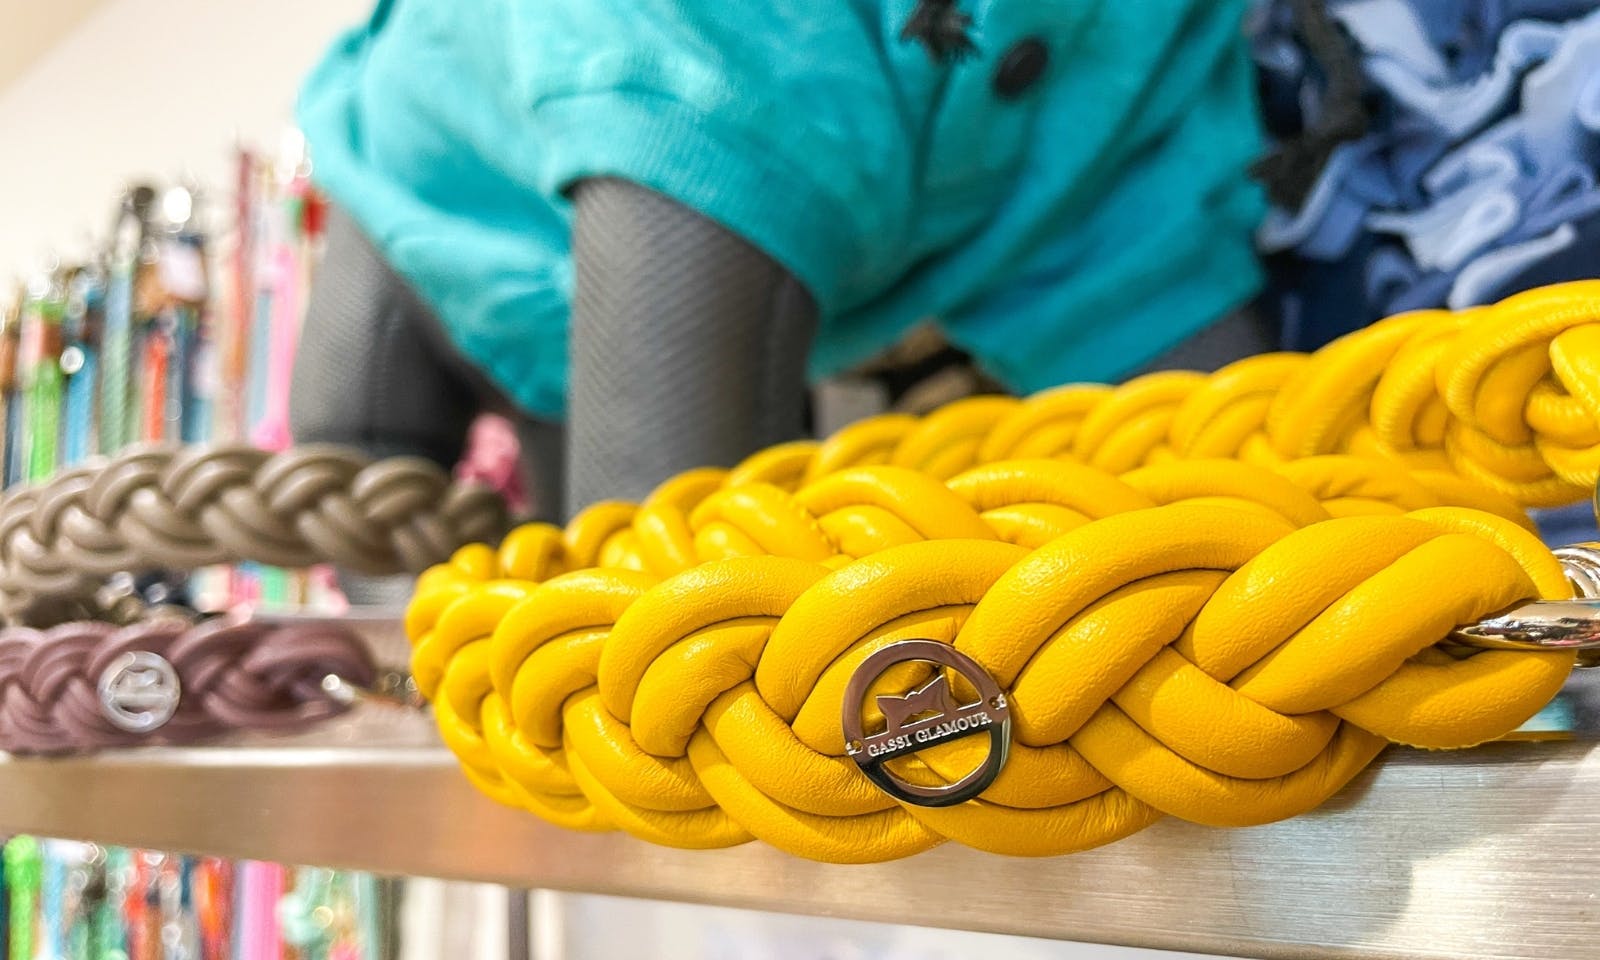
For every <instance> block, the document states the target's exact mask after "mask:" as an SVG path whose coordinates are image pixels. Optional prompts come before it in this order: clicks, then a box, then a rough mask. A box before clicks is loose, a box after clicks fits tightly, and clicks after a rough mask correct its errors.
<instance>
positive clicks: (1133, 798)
mask: <svg viewBox="0 0 1600 960" xmlns="http://www.w3.org/2000/svg"><path fill="white" fill-rule="evenodd" d="M1597 467H1600V283H1580V284H1568V285H1564V286H1562V287H1555V288H1548V289H1545V290H1540V291H1534V292H1533V293H1530V294H1524V295H1522V296H1519V297H1516V298H1513V299H1511V300H1508V301H1506V302H1504V303H1502V304H1499V305H1497V306H1495V307H1489V308H1483V309H1479V310H1473V311H1467V312H1465V313H1461V314H1450V313H1445V312H1440V311H1431V312H1424V313H1416V314H1410V315H1405V316H1402V317H1396V318H1393V319H1391V320H1387V321H1384V322H1383V323H1381V324H1378V325H1376V326H1375V327H1373V328H1370V329H1369V330H1366V331H1362V332H1360V333H1357V334H1354V335H1352V336H1350V337H1347V338H1345V339H1344V340H1341V341H1339V342H1337V343H1335V344H1332V345H1330V346H1329V347H1328V348H1326V349H1325V350H1323V351H1320V352H1319V353H1317V354H1312V355H1309V356H1297V355H1288V354H1280V355H1273V356H1266V357H1258V358H1252V359H1250V360H1245V361H1242V362H1240V363H1237V364H1234V365H1233V366H1231V367H1229V368H1227V369H1224V370H1223V371H1221V372H1219V373H1217V374H1215V375H1212V376H1200V375H1197V374H1157V375H1153V376H1150V377H1145V378H1141V379H1139V380H1135V381H1132V382H1130V383H1129V384H1126V385H1124V386H1122V387H1117V388H1108V387H1100V386H1071V387H1065V388H1062V389H1059V390H1055V391H1051V392H1049V393H1046V394H1042V395H1040V396H1036V397H1033V398H1030V399H1027V400H1011V399H1005V398H980V399H976V400H971V401H963V402H960V403H957V404H954V405H952V406H951V407H948V408H945V409H944V410H941V411H939V412H936V413H934V414H932V415H931V416H929V417H927V418H924V419H920V420H918V419H914V418H910V417H903V416H890V417H882V418H877V419H874V420H870V421H866V422H864V423H861V424H857V425H855V426H853V427H850V428H848V429H847V430H845V431H843V432H842V433H840V434H839V435H837V436H835V437H833V438H831V439H830V440H828V441H826V442H823V443H820V444H817V443H796V444H788V445H784V446H780V447H776V448H773V449H770V450H767V451H763V452H762V453H759V454H757V455H756V456H754V457H752V458H750V459H749V460H748V461H746V462H745V463H744V464H741V465H740V466H738V467H736V468H734V469H733V470H730V471H723V470H712V469H707V470H698V471H691V472H689V473H686V474H683V475H681V476H679V477H676V478H674V479H672V480H670V481H668V482H667V483H665V484H663V485H662V486H661V487H660V488H659V489H658V490H656V491H655V493H653V494H652V495H651V496H650V497H649V498H648V499H647V500H646V501H645V502H644V503H642V504H639V505H629V504H618V503H607V504H601V505H598V506H596V507H594V508H591V509H590V510H588V511H585V512H584V513H583V514H582V515H581V516H579V517H578V518H576V519H575V520H574V521H573V522H572V523H571V524H569V525H568V526H567V528H565V529H561V528H557V527H553V526H549V525H542V524H534V525H528V526H525V527H522V528H519V529H518V530H516V531H515V532H513V533H512V534H511V535H510V536H509V537H507V538H506V540H505V541H504V542H503V543H501V544H500V546H499V548H498V549H493V548H490V547H488V546H485V545H476V546H472V547H467V548H465V549H463V550H461V551H460V552H458V553H457V554H456V556H455V557H454V558H453V559H452V560H451V562H449V563H448V564H444V565H442V566H440V567H436V568H434V569H433V570H430V571H428V572H427V573H425V574H424V575H423V576H422V577H421V579H420V580H419V583H418V586H417V592H416V596H415V599H414V600H413V602H412V604H411V606H410V608H409V609H408V611H407V623H406V626H407V632H408V634H409V635H410V637H411V638H412V641H413V645H414V655H413V669H414V672H415V674H416V677H417V680H418V683H419V685H420V686H421V688H422V690H423V692H424V693H425V694H426V695H427V696H428V697H429V698H430V699H431V700H432V701H433V703H434V707H435V714H436V717H437V721H438V724H439V727H440V730H441V732H442V734H443V736H444V739H445V742H446V743H447V744H448V745H449V746H450V748H451V749H452V750H453V751H454V752H455V753H456V754H457V755H458V756H459V757H460V759H461V762H462V764H463V767H464V768H465V770H466V772H467V775H468V776H469V777H470V778H471V780H472V781H473V782H474V783H475V784H477V785H478V786H479V787H480V788H481V789H482V790H484V791H485V792H486V793H488V794H489V795H490V796H492V797H494V798H495V799H497V800H499V801H501V802H503V803H507V804H511V805H515V806H519V807H523V808H526V809H528V810H530V811H531V812H533V813H535V814H537V815H539V816H541V817H544V818H545V819H547V820H550V821H552V822H554V823H557V824H560V825H563V826H566V827H571V828H574V829H585V830H610V829H621V830H626V831H627V832H629V833H631V834H633V835H635V836H638V837H641V838H644V839H647V840H650V841H652V842H656V843H664V844H671V845H674V846H682V847H717V846H726V845H730V844H736V843H741V842H745V841H748V840H750V839H753V838H759V839H761V840H763V841H765V842H768V843H770V844H773V845H775V846H778V847H780V848H782V849H785V850H788V851H790V852H793V853H795V854H798V855H800V856H805V857H810V858H814V859H822V860H831V861H840V862H860V861H874V860H883V859H890V858H894V857H901V856H907V855H910V854H913V853H916V852H918V851H921V850H925V849H927V848H929V847H931V846H933V845H935V844H937V843H940V842H942V841H944V840H946V839H953V840H956V841H958V842H961V843H964V844H967V845H969V846H973V847H977V848H979V849H984V850H990V851H994V852H999V853H1006V854H1017V855H1053V854H1060V853H1067V852H1071V851H1075V850H1081V849H1085V848H1089V847H1093V846H1097V845H1099V844H1103V843H1106V842H1109V841H1111V840H1115V839H1117V838H1119V837H1122V836H1126V835H1128V834H1130V833H1133V832H1135V831H1137V830H1139V829H1142V828H1143V827H1145V826H1147V825H1148V824H1150V823H1152V822H1154V821H1155V820H1156V819H1158V818H1159V817H1161V816H1162V815H1164V814H1167V815H1173V816H1178V817H1182V818H1184V819H1188V820H1191V821H1194V822H1198V823H1205V824H1214V825H1245V824H1254V823H1262V822H1266V821H1270V820H1275V819H1279V818H1282V817H1287V816H1292V815H1294V814H1297V813H1300V812H1303V811H1306V810H1309V809H1311V808H1313V807H1315V806H1316V805H1318V804H1319V803H1321V802H1322V801H1323V800H1325V799H1326V798H1327V797H1329V796H1330V795H1331V794H1333V793H1334V792H1335V791H1337V790H1338V789H1339V788H1340V787H1342V786H1343V785H1344V784H1345V783H1347V782H1348V781H1349V780H1350V779H1351V778H1352V777H1353V776H1355V775H1356V774H1357V773H1358V772H1359V771H1360V770H1361V769H1363V768H1364V767H1365V766H1366V765H1367V763H1368V762H1370V761H1371V759H1372V758H1373V757H1374V756H1376V755H1377V753H1378V752H1379V751H1380V750H1381V749H1382V748H1383V746H1384V745H1385V744H1387V743H1390V742H1396V743H1405V744H1413V745H1417V746H1422V747H1429V748H1454V747H1463V746H1469V745H1471V744H1474V743H1478V742H1481V741H1483V740H1487V739H1492V738H1495V737H1498V736H1502V735H1504V734H1506V733H1507V732H1509V731H1511V730H1513V729H1515V728H1516V727H1517V726H1519V725H1520V724H1521V723H1523V722H1524V721H1525V720H1526V719H1527V718H1528V717H1530V716H1531V715H1532V714H1534V713H1535V712H1537V711H1538V710H1539V709H1540V708H1541V707H1542V706H1543V705H1544V704H1545V703H1547V702H1548V701H1549V699H1550V697H1551V696H1553V695H1554V693H1555V692H1556V691H1557V690H1558V689H1559V687H1560V685H1561V683H1562V682H1563V680H1564V679H1565V677H1566V675H1567V673H1568V672H1569V671H1570V669H1571V667H1572V665H1573V657H1572V655H1570V654H1559V653H1538V654H1532V653H1522V652H1508V651H1484V652H1479V653H1477V654H1475V655H1472V656H1469V657H1464V658H1462V657H1459V655H1456V654H1452V653H1448V652H1445V651H1444V650H1442V649H1441V648H1439V647H1438V644H1439V642H1440V641H1441V640H1443V639H1444V638H1445V637H1446V636H1447V635H1448V634H1449V633H1450V631H1451V630H1452V628H1454V627H1455V626H1457V625H1459V624H1463V623H1467V622H1471V621H1474V620H1477V619H1480V618H1482V617H1485V616H1488V615H1490V614H1493V613H1496V612H1498V611H1501V610H1503V609H1505V608H1507V607H1510V606H1512V605H1515V604H1517V603H1520V602H1522V601H1525V600H1528V599H1531V598H1537V597H1544V598H1551V599H1554V598H1559V597H1566V596H1570V587H1569V585H1568V584H1567V582H1566V579H1565V577H1564V575H1563V573H1562V570H1561V567H1560V565H1559V563H1558V562H1557V561H1556V559H1555V558H1554V557H1553V556H1552V555H1551V553H1550V552H1549V550H1548V549H1546V548H1545V546H1544V545H1543V544H1541V543H1540V542H1539V541H1538V539H1537V538H1536V537H1535V536H1534V535H1533V534H1532V533H1530V532H1529V522H1528V519H1527V517H1526V515H1525V513H1524V512H1523V510H1522V509H1521V506H1519V504H1521V505H1530V504H1549V503H1555V502H1571V501H1573V500H1575V499H1577V498H1578V497H1580V496H1582V495H1585V494H1586V493H1587V492H1588V491H1589V490H1592V489H1593V483H1594V479H1595V472H1596V469H1597ZM913 638H921V639H932V640H938V641H943V642H946V643H950V644H953V645H954V646H955V647H956V648H957V649H959V650H961V651H962V652H964V653H966V654H967V655H968V656H970V657H972V658H973V659H975V660H976V661H977V662H978V663H979V664H981V665H982V666H983V667H984V669H986V670H987V671H988V672H989V673H990V675H991V676H992V677H994V679H995V680H996V681H997V682H998V683H999V685H1000V686H1001V687H1002V689H1004V690H1005V691H1007V696H1008V699H1009V700H1010V703H1011V705H1012V711H1013V725H1012V740H1013V743H1012V748H1011V757H1010V760H1009V762H1008V763H1007V765H1006V767H1005V769H1004V770H1003V772H1002V773H1001V775H1000V777H999V779H997V780H996V781H995V782H994V784H992V785H991V786H990V787H989V788H988V789H987V790H986V791H985V792H984V793H983V795H982V796H981V797H980V798H978V799H977V800H973V801H969V802H967V803H963V804H960V805H957V806H954V807H947V808H925V807H917V806H909V805H902V804H900V803H898V802H896V801H895V800H893V799H891V798H890V797H889V796H888V795H887V794H884V793H882V792H880V791H879V790H878V789H877V788H876V787H875V786H873V785H872V784H871V783H870V781H868V780H867V779H866V778H865V776H864V775H862V774H861V773H860V772H859V771H858V770H857V769H856V766H855V763H854V762H853V761H852V760H850V759H849V758H847V756H846V755H845V744H844V734H843V731H842V730H841V728H840V724H839V717H840V713H841V709H842V706H843V698H844V690H845V686H846V684H847V683H848V681H849V679H850V677H851V676H852V674H853V673H854V671H855V669H856V667H858V666H859V665H860V664H861V663H862V662H863V661H864V660H865V659H866V658H867V657H868V656H869V655H870V654H871V653H873V652H874V651H876V650H878V649H880V648H882V647H883V646H885V645H887V644H889V643H893V642H895V641H897V640H902V639H913ZM918 669H921V670H923V673H922V674H920V675H918V674H916V673H915V671H916V670H918ZM929 669H931V668H928V667H918V666H912V665H902V667H897V668H894V670H891V671H890V673H889V674H886V675H885V677H883V678H881V679H880V681H879V687H878V688H875V689H882V690H884V691H885V692H887V691H889V690H890V686H889V685H891V684H892V685H893V690H894V692H901V691H903V690H905V689H906V685H907V684H908V683H913V682H917V681H918V680H919V679H921V678H923V677H926V676H927V675H928V674H927V670H929ZM867 702H868V704H871V703H873V702H875V701H874V700H873V699H872V697H870V696H869V697H868V698H867ZM867 718H868V719H869V720H875V719H876V716H875V715H874V714H872V713H871V712H870V710H869V711H868V713H867ZM985 750H987V744H986V743H985V742H984V740H983V738H970V739H967V740H961V741H956V742H953V743H946V744H942V745H940V746H938V747H935V748H933V749H930V750H925V751H923V752H922V753H920V754H918V755H916V756H914V757H906V758H901V759H898V760H895V761H891V765H892V767H893V769H894V770H895V772H896V774H897V775H898V776H899V777H901V778H902V779H904V780H907V781H910V782H914V783H925V784H938V783H944V782H950V781H953V780H955V779H959V778H960V777H961V776H962V775H963V774H964V773H965V772H966V771H968V770H970V769H972V768H974V767H975V766H977V765H978V764H979V763H980V762H981V760H982V756H983V752H984V751H985Z"/></svg>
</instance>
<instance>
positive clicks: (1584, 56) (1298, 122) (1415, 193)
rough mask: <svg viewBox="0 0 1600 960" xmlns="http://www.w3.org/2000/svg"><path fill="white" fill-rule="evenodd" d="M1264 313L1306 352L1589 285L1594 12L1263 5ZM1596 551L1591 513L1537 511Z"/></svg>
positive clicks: (1394, 4)
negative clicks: (1429, 310)
mask: <svg viewBox="0 0 1600 960" xmlns="http://www.w3.org/2000/svg"><path fill="white" fill-rule="evenodd" d="M1248 28H1249V30H1250V34H1251V41H1252V48H1253V52H1254V56H1255V59H1256V63H1257V66H1258V68H1259V72H1260V80H1261V96H1262V106H1263V113H1264V117H1265V121H1266V126H1267V129H1268V132H1269V134H1270V135H1271V136H1272V138H1273V140H1274V141H1276V143H1277V144H1278V155H1277V156H1276V157H1275V158H1272V159H1269V160H1268V161H1267V162H1266V163H1264V164H1263V165H1262V166H1261V173H1262V176H1263V180H1264V181H1265V183H1266V185H1267V188H1268V194H1269V196H1271V197H1272V199H1273V207H1272V210H1271V212H1270V213H1269V214H1268V216H1267V218H1266V220H1265V222H1263V224H1262V225H1261V228H1260V231H1259V233H1258V234H1257V243H1258V246H1259V247H1260V249H1261V252H1262V253H1263V255H1264V259H1265V260H1266V262H1267V265H1268V272H1269V282H1268V289H1267V293H1266V297H1265V306H1266V308H1267V309H1269V310H1275V311H1276V312H1277V313H1278V316H1279V319H1280V320H1281V322H1282V324H1283V330H1284V341H1285V346H1287V347H1289V348H1291V349H1299V350H1310V349H1315V348H1316V347H1318V346H1321V345H1322V344H1324V343H1326V342H1328V341H1329V340H1332V339H1334V338H1335V337H1338V336H1340V335H1341V334H1344V333H1347V332H1349V331H1351V330H1354V329H1356V328H1358V327H1362V326H1365V325H1367V324H1368V323H1371V322H1372V321H1374V320H1377V319H1379V318H1381V317H1385V316H1389V315H1391V314H1395V313H1400V312H1402V311H1406V310H1415V309H1419V308H1424V307H1451V308H1457V309H1459V308H1462V307H1468V306H1473V305H1476V304H1483V303H1492V302H1494V301H1496V300H1500V299H1502V298H1504V297H1506V296H1509V295H1511V294H1513V293H1516V292H1518V291H1520V290H1526V289H1528V288H1530V287H1536V286H1540V285H1542V284H1547V283H1556V282H1560V281H1563V280H1575V279H1580V278H1584V277H1594V276H1600V3H1597V2H1596V0H1258V2H1257V3H1256V4H1255V5H1254V7H1253V8H1252V10H1251V14H1250V20H1249V24H1248ZM1537 519H1538V520H1539V521H1540V526H1541V528H1542V531H1543V533H1544V535H1545V537H1546V539H1547V540H1549V541H1550V542H1553V543H1560V542H1568V543H1570V542H1575V541H1578V540H1588V539H1594V537H1595V536H1596V532H1595V523H1594V514H1593V513H1592V512H1591V511H1590V509H1589V508H1588V507H1587V506H1577V507H1573V508H1571V509H1568V510H1559V511H1541V512H1540V513H1539V514H1538V516H1537Z"/></svg>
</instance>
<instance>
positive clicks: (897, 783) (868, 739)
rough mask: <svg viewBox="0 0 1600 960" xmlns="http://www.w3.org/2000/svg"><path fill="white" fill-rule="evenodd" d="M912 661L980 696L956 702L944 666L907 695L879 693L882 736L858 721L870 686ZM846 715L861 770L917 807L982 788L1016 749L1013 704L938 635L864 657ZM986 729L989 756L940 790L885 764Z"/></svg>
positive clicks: (956, 799) (848, 745) (848, 742)
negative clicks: (935, 668)
mask: <svg viewBox="0 0 1600 960" xmlns="http://www.w3.org/2000/svg"><path fill="white" fill-rule="evenodd" d="M913 662H921V663H932V664H936V665H938V666H940V667H947V668H949V669H951V670H954V671H955V672H957V673H959V674H960V675H961V676H962V677H963V678H965V679H966V681H967V682H968V683H969V684H971V685H972V686H973V687H974V688H975V689H976V690H977V691H978V699H977V700H974V701H973V702H971V703H956V702H955V696H954V694H953V692H952V691H951V689H950V677H949V675H948V674H947V673H946V672H945V671H944V670H940V671H938V672H937V673H936V674H935V675H934V677H933V679H932V680H929V681H928V682H927V683H925V684H923V685H922V686H920V687H918V688H916V689H915V690H911V691H909V692H907V693H906V694H904V695H903V696H880V697H878V703H877V706H878V709H879V710H880V711H882V712H883V716H884V720H885V722H886V726H885V728H884V729H883V730H882V731H881V732H879V733H874V734H870V735H869V734H867V733H866V731H865V730H864V729H863V727H862V722H861V707H862V705H863V701H864V700H865V699H866V696H867V690H868V689H869V688H871V686H872V683H873V681H875V680H877V679H878V677H880V676H882V675H883V672H884V671H885V670H888V669H889V668H890V667H892V666H894V665H895V664H899V663H913ZM843 720H844V741H845V752H846V753H848V754H849V755H850V757H851V758H852V759H853V760H855V762H856V765H857V766H859V767H860V768H861V772H862V773H864V774H866V775H867V778H868V779H870V780H871V781H872V782H873V783H875V784H877V785H878V786H879V787H880V788H881V789H882V790H883V792H885V793H887V794H888V795H889V796H891V797H894V798H895V799H896V800H902V801H904V802H906V803H910V804H915V805H917V806H920V807H949V806H954V805H956V804H958V803H965V802H966V801H968V800H971V799H972V798H973V797H976V796H977V795H978V794H980V793H982V792H983V791H984V790H985V789H987V788H988V786H989V784H991V783H993V782H994V778H995V777H997V776H999V775H1000V770H1001V768H1003V767H1004V766H1005V763H1006V753H1007V751H1008V750H1009V749H1010V746H1011V704H1010V703H1009V702H1008V701H1007V700H1006V695H1005V693H1004V692H1003V691H1001V689H1000V685H999V684H997V683H995V682H994V678H993V677H990V676H989V674H988V672H987V671H985V670H984V669H983V667H982V666H980V665H979V664H978V662H977V661H976V660H973V659H972V658H971V657H969V656H967V655H966V654H964V653H962V652H960V651H959V650H957V649H956V648H955V647H952V646H950V645H949V644H946V643H940V642H938V641H937V640H901V641H899V642H898V643H892V644H890V645H889V646H887V647H884V648H883V649H882V650H879V651H877V652H875V653H873V654H872V656H870V657H868V658H867V659H866V660H864V661H862V663H861V666H860V668H859V669H857V670H856V672H855V676H853V677H851V678H850V684H849V686H848V687H847V688H846V689H845V695H844V717H843ZM982 733H987V734H988V735H989V755H988V757H987V758H985V760H984V762H983V765H982V766H980V767H978V768H977V769H976V770H973V771H972V772H971V773H968V774H967V775H966V776H964V777H962V778H961V779H960V780H957V781H956V782H955V783H950V784H945V785H944V786H940V787H924V786H921V785H919V784H915V783H908V782H906V781H905V780H902V779H901V778H899V777H897V776H895V775H894V773H892V772H891V771H890V770H889V768H888V767H886V766H885V765H884V764H885V763H887V762H888V761H890V760H893V759H895V758H896V757H903V756H906V755H907V754H912V753H916V752H917V751H919V750H926V749H927V748H929V747H933V746H937V745H938V744H941V743H949V742H950V741H952V740H960V739H962V738H964V737H971V736H977V735H978V734H982Z"/></svg>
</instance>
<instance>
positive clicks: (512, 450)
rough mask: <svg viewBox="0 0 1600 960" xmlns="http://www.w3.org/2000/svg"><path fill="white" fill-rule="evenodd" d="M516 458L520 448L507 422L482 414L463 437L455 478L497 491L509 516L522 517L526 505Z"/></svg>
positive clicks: (513, 431) (503, 418) (515, 434)
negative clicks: (465, 438)
mask: <svg viewBox="0 0 1600 960" xmlns="http://www.w3.org/2000/svg"><path fill="white" fill-rule="evenodd" d="M520 456H521V446H520V444H518V443H517V433H516V430H514V429H513V428H512V426H511V423H510V421H508V420H506V418H505V417H501V416H497V415H495V414H492V413H486V414H484V415H483V416H480V417H479V418H478V419H477V420H476V421H474V422H473V424H472V430H471V432H469V433H468V434H467V451H466V453H465V454H463V455H462V457H461V463H460V464H458V465H457V466H456V478H457V479H458V480H467V481H476V482H477V483H481V484H483V485H485V486H487V487H489V488H490V489H492V490H496V491H498V492H499V493H500V495H501V496H503V497H505V498H506V504H507V505H508V506H509V507H510V508H511V512H512V513H514V514H526V513H527V512H528V507H529V506H530V504H529V503H528V493H527V490H525V489H524V487H523V484H522V472H521V470H520V468H519V458H520Z"/></svg>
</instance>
